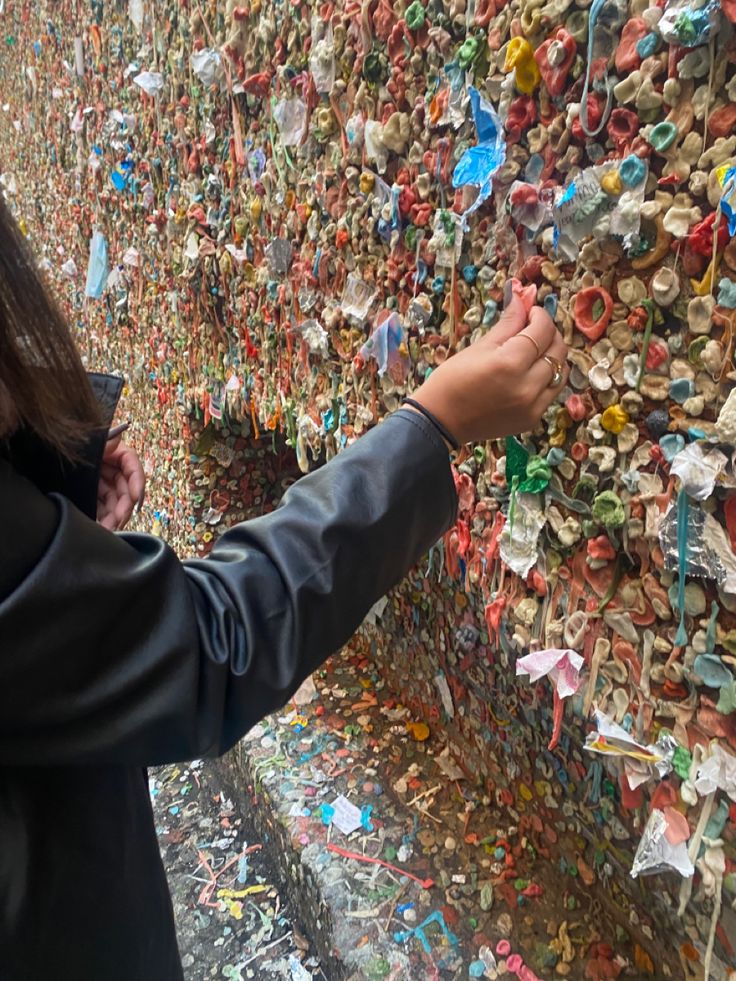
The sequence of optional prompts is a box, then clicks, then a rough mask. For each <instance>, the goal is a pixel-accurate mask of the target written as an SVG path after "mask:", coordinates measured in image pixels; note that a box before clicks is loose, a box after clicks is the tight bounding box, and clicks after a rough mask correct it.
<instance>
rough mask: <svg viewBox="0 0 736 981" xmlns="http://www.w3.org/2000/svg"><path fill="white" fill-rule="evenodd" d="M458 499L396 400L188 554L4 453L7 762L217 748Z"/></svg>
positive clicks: (266, 703)
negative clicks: (72, 499) (82, 502)
mask: <svg viewBox="0 0 736 981" xmlns="http://www.w3.org/2000/svg"><path fill="white" fill-rule="evenodd" d="M455 506H456V498H455V491H454V486H453V481H452V477H451V472H450V468H449V465H448V457H447V451H446V448H445V446H444V444H443V443H442V441H441V440H440V438H439V437H438V435H437V434H436V433H435V431H434V429H433V427H432V426H431V425H430V424H429V423H427V422H426V421H425V420H424V419H423V418H422V417H420V416H419V415H416V414H414V413H410V412H407V411H405V410H402V411H400V412H397V413H395V414H394V415H393V416H391V417H390V418H388V419H387V420H386V421H385V422H383V423H382V424H381V425H380V426H378V427H377V428H376V429H375V430H373V431H372V432H370V433H368V434H367V435H366V436H364V437H362V438H361V439H359V440H358V441H357V442H356V443H355V445H354V446H352V447H350V448H349V449H347V450H346V451H344V452H343V453H341V454H340V455H339V456H338V457H337V458H336V459H335V460H333V461H332V462H331V463H329V464H327V465H326V466H325V467H323V468H322V469H321V470H319V471H317V472H316V473H314V474H311V475H310V476H308V477H305V478H304V479H302V480H300V481H299V482H298V483H297V484H296V485H294V486H293V487H292V488H291V489H290V490H289V491H288V492H287V494H286V495H285V497H284V500H283V502H282V504H281V506H280V507H279V508H278V509H277V510H276V511H275V512H273V513H272V514H269V515H267V516H265V517H263V518H258V519H256V520H254V521H250V522H247V523H244V524H241V525H238V526H236V527H235V528H233V529H231V530H230V531H228V532H227V533H226V534H224V535H223V536H222V538H221V539H220V541H219V542H218V544H217V545H216V547H215V548H214V550H213V552H212V555H211V556H210V558H208V559H204V560H197V561H189V562H184V563H182V562H180V561H179V560H178V559H177V557H176V556H175V555H174V553H173V552H172V550H171V549H170V548H168V547H167V546H166V545H165V544H164V543H163V542H161V541H160V540H159V539H157V538H154V537H151V536H148V535H136V534H126V535H117V536H116V535H112V534H110V533H109V532H106V531H105V530H104V529H102V528H100V527H99V526H97V525H96V524H95V523H94V522H93V521H91V520H89V519H88V518H86V517H85V516H84V515H82V514H81V513H80V512H79V511H78V510H77V509H76V508H74V507H73V506H72V505H71V504H70V503H69V502H68V500H66V499H65V498H64V497H62V496H60V495H51V496H46V495H44V494H42V493H40V492H39V491H38V490H37V489H36V488H35V487H34V486H33V485H31V484H30V483H28V482H27V481H25V480H24V479H23V478H21V477H20V476H18V475H17V473H16V472H15V471H14V470H13V469H12V468H11V467H10V466H9V465H7V464H2V463H0V554H1V555H2V561H1V562H0V764H2V765H11V766H12V765H29V764H30V765H33V764H45V765H57V764H64V763H119V764H136V765H137V764H140V765H150V764H156V763H163V762H167V761H172V760H181V759H187V758H192V757H194V756H205V755H217V754H220V753H222V752H224V751H226V750H227V749H228V748H229V747H230V746H232V745H233V744H234V743H235V742H236V741H237V740H238V739H239V738H240V737H241V736H242V735H243V733H244V732H246V731H247V729H248V728H249V727H251V726H252V725H254V724H255V723H256V722H257V721H258V720H259V719H260V718H262V717H263V716H265V715H267V714H268V713H269V712H271V711H273V710H275V709H277V708H279V707H281V706H282V705H283V704H284V703H285V702H286V701H287V700H288V698H289V697H290V696H291V695H292V694H293V692H294V691H295V690H296V689H297V688H298V686H299V685H300V684H301V682H302V681H303V680H304V679H305V678H306V677H307V676H308V675H309V674H310V673H311V672H312V671H314V670H315V668H317V667H318V665H319V664H320V663H321V662H322V661H323V660H324V659H325V658H326V657H328V656H329V655H330V654H331V653H333V652H335V651H336V650H338V649H339V648H340V647H341V646H342V645H343V644H344V643H345V642H346V641H347V640H348V639H349V637H350V636H351V634H352V633H353V632H354V630H355V629H356V628H357V627H358V626H359V624H360V623H361V621H362V619H363V617H364V616H365V614H366V612H367V611H368V609H369V608H370V607H371V605H372V604H373V603H374V602H375V601H376V600H377V599H379V598H380V597H381V596H383V595H384V594H385V593H386V591H387V590H388V589H389V588H390V587H391V586H392V585H394V584H395V583H396V582H397V581H398V580H399V579H400V578H401V577H402V576H403V575H404V574H405V573H406V571H407V570H408V569H409V568H410V567H411V565H412V564H413V563H415V562H416V561H417V560H418V559H419V558H420V557H421V556H422V554H424V552H425V551H426V550H427V549H428V548H429V547H430V546H431V545H432V544H433V543H434V542H435V541H436V540H437V539H438V538H439V537H440V535H441V534H442V533H443V532H444V531H445V530H446V529H447V528H448V527H449V526H450V524H451V523H452V521H453V520H454V513H455Z"/></svg>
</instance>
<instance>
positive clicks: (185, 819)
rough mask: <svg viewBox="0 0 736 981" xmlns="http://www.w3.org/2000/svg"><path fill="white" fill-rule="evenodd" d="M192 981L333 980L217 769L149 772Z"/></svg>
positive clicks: (168, 768) (192, 767)
mask: <svg viewBox="0 0 736 981" xmlns="http://www.w3.org/2000/svg"><path fill="white" fill-rule="evenodd" d="M150 789H151V797H152V801H153V808H154V814H155V819H156V829H157V834H158V837H159V842H160V845H161V853H162V855H163V859H164V865H165V867H166V872H167V875H168V879H169V887H170V889H171V893H172V896H173V901H174V912H175V916H176V923H177V930H178V935H179V946H180V950H181V956H182V963H183V966H184V976H185V979H186V981H208V979H211V978H226V979H230V981H246V979H257V981H327V979H326V977H325V975H324V974H323V973H322V971H321V969H320V966H319V964H318V963H317V960H316V958H315V957H313V956H312V954H311V951H310V944H309V941H308V940H307V939H306V938H305V936H304V934H303V933H302V932H301V931H300V929H299V927H298V925H297V923H295V922H294V916H293V912H294V911H293V910H291V909H290V908H289V905H288V902H287V901H286V900H285V899H284V898H283V896H282V894H281V893H280V891H279V889H278V887H277V886H276V885H275V876H274V875H273V874H272V870H271V868H270V866H269V864H268V860H267V858H266V852H265V850H263V849H262V844H261V842H258V841H256V840H254V839H252V837H251V836H249V835H248V833H247V831H246V828H245V824H244V821H243V814H242V812H241V810H240V809H239V807H238V806H237V804H236V802H233V801H232V800H229V799H228V798H227V796H226V794H225V792H224V790H223V789H222V783H221V780H220V771H219V767H218V764H216V763H203V762H201V761H195V762H194V763H192V764H190V765H188V766H184V765H179V766H175V765H174V766H166V767H162V768H160V769H157V770H155V771H151V775H150Z"/></svg>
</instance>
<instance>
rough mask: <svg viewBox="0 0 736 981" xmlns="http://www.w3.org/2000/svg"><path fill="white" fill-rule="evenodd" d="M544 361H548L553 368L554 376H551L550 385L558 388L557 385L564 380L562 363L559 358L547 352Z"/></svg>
mask: <svg viewBox="0 0 736 981" xmlns="http://www.w3.org/2000/svg"><path fill="white" fill-rule="evenodd" d="M542 361H546V362H547V364H548V365H549V366H550V368H551V369H552V377H551V378H550V381H549V387H550V388H557V386H558V385H559V384H560V382H561V381H562V377H563V373H562V365H561V364H560V362H559V361H558V360H557V358H551V357H550V356H549V355H548V354H545V356H544V357H543V358H542Z"/></svg>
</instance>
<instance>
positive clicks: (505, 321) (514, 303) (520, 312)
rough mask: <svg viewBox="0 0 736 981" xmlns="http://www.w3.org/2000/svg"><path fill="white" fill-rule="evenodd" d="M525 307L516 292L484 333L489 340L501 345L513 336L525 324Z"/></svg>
mask: <svg viewBox="0 0 736 981" xmlns="http://www.w3.org/2000/svg"><path fill="white" fill-rule="evenodd" d="M527 320H528V318H527V314H526V307H525V306H524V304H523V302H522V301H521V300H520V299H519V297H518V296H516V294H514V295H513V296H512V297H511V303H509V305H508V306H507V307H506V309H505V310H504V311H503V313H502V314H501V316H500V317H499V319H498V323H497V324H494V325H493V327H492V328H491V329H490V330H489V332H488V333H487V334H486V337H487V338H489V340H491V341H493V343H494V344H497V345H498V346H499V347H501V345H502V344H505V343H506V341H508V340H509V339H510V338H511V337H515V336H516V334H518V333H519V331H520V330H523V329H524V328H525V327H526V325H527Z"/></svg>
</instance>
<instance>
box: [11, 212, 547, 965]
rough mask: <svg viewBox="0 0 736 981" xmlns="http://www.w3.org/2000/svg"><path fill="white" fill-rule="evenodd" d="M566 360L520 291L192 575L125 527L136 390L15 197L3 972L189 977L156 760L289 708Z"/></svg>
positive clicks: (230, 739) (233, 735)
mask: <svg viewBox="0 0 736 981" xmlns="http://www.w3.org/2000/svg"><path fill="white" fill-rule="evenodd" d="M565 354H566V351H565V346H564V344H563V342H562V339H561V337H560V336H559V334H558V333H557V331H556V330H555V328H554V325H553V324H552V322H551V321H550V319H549V318H548V317H547V315H546V314H545V313H544V312H543V311H542V310H541V309H539V308H535V309H533V310H532V312H531V314H530V315H529V317H528V318H527V316H526V313H525V310H524V307H523V305H522V303H521V302H520V301H518V300H513V301H512V302H511V303H510V305H509V306H508V309H507V310H506V311H505V313H504V315H503V316H502V317H501V319H500V321H499V323H498V324H497V325H496V326H495V327H494V328H493V329H492V330H491V331H490V332H489V333H488V335H487V336H486V337H484V338H483V339H482V340H481V341H480V342H479V343H478V344H476V345H475V346H474V347H473V348H472V350H466V351H464V352H462V353H461V354H458V355H457V356H456V357H453V358H451V359H450V360H449V361H448V362H447V363H446V364H444V365H443V366H442V367H441V368H439V369H438V370H437V371H435V372H434V373H433V374H432V376H431V377H430V378H429V380H428V381H427V382H426V383H425V384H424V385H423V386H422V387H421V388H420V389H419V390H418V391H417V392H416V393H415V405H414V406H413V407H410V408H404V409H401V410H400V411H399V412H396V413H394V414H393V415H392V416H391V417H390V418H388V419H387V420H386V421H385V422H383V423H382V424H381V425H380V426H379V427H378V428H377V429H375V430H374V431H372V432H370V433H368V434H367V435H366V436H364V437H363V438H362V439H360V440H358V442H357V443H356V444H355V445H354V446H352V447H351V448H350V449H348V450H346V451H345V452H344V453H342V454H340V455H339V456H338V457H337V459H335V460H333V461H332V462H331V463H329V464H328V465H327V466H325V467H324V468H323V469H321V470H320V471H319V472H317V473H315V474H313V475H311V476H308V477H305V478H304V479H303V480H301V481H299V483H298V484H296V485H295V486H294V487H293V488H291V489H290V491H289V492H288V493H287V495H286V496H285V498H284V501H283V503H282V505H281V507H280V508H279V509H278V510H277V511H275V512H274V513H273V514H270V515H268V516H266V517H263V518H259V519H257V520H255V521H251V522H248V523H246V524H242V525H239V526H237V527H235V528H233V529H231V530H230V531H228V532H227V533H226V534H225V535H223V536H222V538H221V539H220V541H219V542H218V544H217V545H216V547H215V548H214V550H213V552H212V555H211V557H210V558H209V559H207V560H202V561H190V562H184V563H182V562H180V561H179V560H178V559H177V558H176V556H175V555H174V554H173V553H172V551H171V550H170V549H169V548H167V546H166V545H165V544H164V543H163V542H161V541H160V540H158V539H156V538H153V537H149V536H146V535H114V534H111V533H110V532H109V531H108V530H107V528H108V527H117V526H121V525H122V524H124V522H125V521H126V520H127V518H128V517H129V516H130V512H131V510H132V502H134V501H135V500H137V499H138V498H139V496H140V494H141V493H142V490H143V478H142V471H141V469H140V465H139V463H138V461H137V458H136V457H135V454H134V453H133V452H132V451H130V450H126V449H125V448H124V447H122V446H119V445H117V444H116V443H115V442H112V443H109V444H108V445H107V446H106V440H107V434H108V427H109V425H110V422H111V420H112V416H113V413H114V409H115V403H116V400H117V395H118V391H117V386H118V385H119V383H117V382H116V381H115V380H114V379H107V380H106V379H103V378H99V377H97V378H93V379H92V381H93V385H94V387H95V390H96V394H97V398H95V394H94V393H93V390H92V388H91V386H90V384H89V382H88V381H87V379H86V377H85V374H84V372H83V368H82V365H81V362H80V359H79V357H78V355H77V353H76V351H75V348H74V345H73V342H72V340H71V338H70V336H69V334H68V332H67V330H66V328H65V326H64V324H63V322H62V320H61V318H60V316H59V313H58V312H57V310H56V309H55V307H54V305H53V303H52V302H51V301H50V300H49V298H48V296H47V294H46V293H45V291H44V288H43V286H42V284H41V282H40V281H39V279H38V277H37V275H36V273H35V271H34V262H33V259H32V257H31V255H30V254H29V252H28V249H27V246H26V243H25V241H24V240H23V238H22V236H21V235H20V234H19V232H18V230H17V229H16V227H15V225H14V223H13V221H12V219H11V217H10V215H9V213H8V211H7V209H6V208H5V206H4V205H0V424H1V425H2V436H3V437H4V442H3V444H2V445H3V447H4V448H3V450H2V453H1V454H0V543H2V544H0V549H2V562H1V563H0V843H1V844H0V849H1V852H0V897H1V898H0V977H1V978H2V979H3V981H24V979H28V981H38V979H40V978H43V977H49V978H63V979H67V978H68V979H73V981H93V979H95V981H148V979H151V981H153V979H156V981H163V979H178V978H181V976H182V975H181V968H180V965H179V958H178V952H177V947H176V939H175V934H174V926H173V920H172V911H171V903H170V900H169V896H168V892H167V888H166V881H165V877H164V873H163V869H162V866H161V860H160V857H159V851H158V846H157V842H156V835H155V830H154V825H153V820H152V815H151V807H150V801H149V797H148V785H147V776H146V771H145V769H144V768H145V767H146V766H149V765H151V764H158V763H164V762H168V761H173V760H184V759H189V758H192V757H195V756H206V755H209V756H215V755H217V754H219V753H223V752H224V751H225V750H227V749H228V748H229V747H231V746H232V745H233V743H235V742H236V740H238V739H239V738H240V737H241V736H242V735H243V733H245V732H246V730H247V729H248V728H249V727H250V726H252V725H253V724H254V723H255V722H257V721H258V720H259V719H260V718H262V717H263V716H264V715H266V714H267V713H269V712H271V711H273V710H274V709H276V708H278V707H280V706H282V705H283V704H284V703H285V702H286V701H287V700H288V698H289V697H290V695H292V694H293V692H294V691H295V690H296V689H297V687H298V686H299V685H300V684H301V682H302V681H303V680H304V679H305V678H306V677H307V676H308V675H309V674H310V673H311V672H312V671H313V670H314V669H315V668H317V667H318V665H320V664H321V663H322V661H323V660H324V659H325V658H326V657H327V656H328V655H329V654H331V653H332V652H334V651H336V650H338V649H339V648H340V647H341V645H343V644H344V643H345V642H346V641H347V640H348V638H349V637H350V635H351V634H352V632H353V631H354V630H355V629H356V627H357V626H358V625H359V624H360V622H361V620H362V618H363V616H364V615H365V613H366V612H367V610H368V609H369V608H370V607H371V606H372V605H373V603H374V602H375V601H376V600H377V599H379V598H380V597H381V596H382V595H384V594H385V592H386V591H387V590H388V589H389V588H390V587H391V586H392V585H393V584H394V583H396V582H397V581H398V580H399V579H400V578H401V577H402V576H403V575H404V574H405V573H406V571H407V570H408V569H409V568H410V567H411V565H412V564H413V563H414V562H416V561H417V560H418V559H419V558H420V556H421V555H422V554H423V553H425V552H426V551H427V549H428V548H429V547H430V546H431V545H432V544H433V543H434V542H435V541H436V540H437V539H438V538H439V536H440V535H441V534H442V533H443V532H444V531H445V530H446V529H447V528H448V527H449V526H450V525H451V524H452V522H453V516H454V512H455V492H454V487H453V481H452V476H451V471H450V466H449V456H448V448H449V446H450V444H451V443H452V442H453V439H456V440H457V441H458V442H460V443H465V442H469V441H471V440H482V439H486V438H491V437H497V436H502V435H505V434H508V433H517V432H522V431H525V430H528V429H530V428H532V427H533V426H534V425H535V424H536V422H537V421H538V420H539V418H540V416H541V414H542V412H543V411H544V410H545V408H546V407H547V406H548V405H549V404H550V402H551V401H552V400H553V399H554V398H555V397H556V396H557V395H558V394H559V392H560V391H561V389H562V387H563V385H564V383H565V379H566V372H565V371H564V369H562V368H561V367H560V365H561V364H562V363H564V359H565ZM103 457H104V460H103ZM100 468H102V469H101V472H100ZM98 480H100V481H101V482H100V484H99V488H100V489H99V493H98ZM96 510H97V515H96V516H97V517H98V518H99V520H100V522H101V523H97V522H95V520H94V517H95V512H96ZM103 526H106V527H103Z"/></svg>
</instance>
